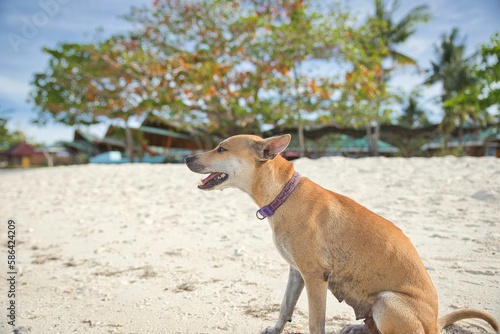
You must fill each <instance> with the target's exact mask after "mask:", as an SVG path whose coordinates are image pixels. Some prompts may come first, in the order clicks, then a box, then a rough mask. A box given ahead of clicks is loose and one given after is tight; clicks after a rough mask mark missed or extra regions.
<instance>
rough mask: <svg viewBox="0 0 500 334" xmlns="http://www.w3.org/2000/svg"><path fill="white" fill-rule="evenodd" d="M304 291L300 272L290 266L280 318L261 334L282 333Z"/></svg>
mask: <svg viewBox="0 0 500 334" xmlns="http://www.w3.org/2000/svg"><path fill="white" fill-rule="evenodd" d="M303 289H304V280H303V279H302V275H301V274H300V272H299V271H298V270H297V269H295V268H293V267H292V266H290V273H289V274H288V283H287V285H286V291H285V297H283V302H282V303H281V309H280V316H279V318H278V321H277V322H276V325H275V326H274V327H272V328H270V327H269V328H266V330H265V331H263V332H262V334H279V333H281V332H283V328H285V324H286V323H287V322H289V321H292V314H293V309H294V308H295V305H296V304H297V300H298V299H299V297H300V293H301V292H302V290H303Z"/></svg>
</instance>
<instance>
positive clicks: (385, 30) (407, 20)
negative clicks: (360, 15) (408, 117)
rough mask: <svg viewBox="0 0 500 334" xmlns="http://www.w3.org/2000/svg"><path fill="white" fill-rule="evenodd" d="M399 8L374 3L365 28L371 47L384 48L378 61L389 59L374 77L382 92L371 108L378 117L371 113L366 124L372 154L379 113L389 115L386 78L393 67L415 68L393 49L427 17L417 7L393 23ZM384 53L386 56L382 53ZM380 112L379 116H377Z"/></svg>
mask: <svg viewBox="0 0 500 334" xmlns="http://www.w3.org/2000/svg"><path fill="white" fill-rule="evenodd" d="M398 8H399V0H394V1H393V2H392V4H391V5H390V6H389V5H387V6H386V5H385V4H384V2H383V0H375V15H374V16H372V17H369V18H368V21H367V26H368V29H369V30H368V31H367V32H366V34H370V35H371V36H373V41H374V44H375V45H377V44H378V45H379V46H380V45H382V44H383V45H384V48H385V49H386V51H383V52H381V54H380V57H381V58H382V61H384V60H386V59H390V60H391V63H392V64H391V66H390V67H388V68H387V67H384V66H383V65H382V64H383V62H381V63H380V64H379V65H378V67H379V68H380V71H381V76H379V78H377V79H378V80H380V81H381V82H380V83H379V86H380V92H381V93H384V94H382V95H380V96H379V99H378V100H379V102H378V103H376V104H375V105H373V107H374V108H375V109H376V110H379V109H381V108H382V110H381V111H379V112H378V114H375V115H374V117H373V119H372V120H371V121H370V123H369V124H368V127H367V129H368V135H369V137H373V147H372V150H373V152H372V153H373V155H378V140H379V137H380V123H381V121H383V116H384V115H383V114H388V113H390V112H391V111H390V109H389V107H388V104H387V103H384V102H383V101H385V100H386V99H387V97H388V96H387V95H386V94H385V93H386V83H387V82H388V80H389V75H390V74H391V73H392V71H393V70H394V68H395V67H396V65H401V66H404V65H413V66H417V62H416V60H415V59H413V58H411V57H409V56H407V55H405V54H403V53H401V52H399V51H397V50H396V46H397V45H398V44H401V43H404V42H405V41H406V40H407V39H408V38H409V37H410V36H411V35H413V34H414V33H415V31H416V26H417V25H418V24H419V23H425V22H428V21H429V18H430V14H429V11H428V6H427V5H420V6H417V7H415V8H413V9H412V10H410V12H408V13H407V14H406V15H404V16H403V17H402V18H401V19H400V20H399V21H398V22H394V16H395V12H396V11H397V9H398ZM372 50H373V51H372V52H380V51H381V50H380V47H378V46H376V47H375V48H373V49H372ZM384 52H386V54H384ZM381 113H382V114H381ZM372 123H374V128H375V133H374V134H373V135H372V134H371V133H370V132H371V127H372Z"/></svg>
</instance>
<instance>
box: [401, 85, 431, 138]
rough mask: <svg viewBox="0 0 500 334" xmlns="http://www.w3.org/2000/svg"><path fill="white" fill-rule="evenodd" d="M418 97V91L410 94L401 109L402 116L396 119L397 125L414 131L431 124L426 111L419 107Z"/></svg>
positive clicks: (419, 94)
mask: <svg viewBox="0 0 500 334" xmlns="http://www.w3.org/2000/svg"><path fill="white" fill-rule="evenodd" d="M420 97H421V93H420V91H418V90H414V91H412V92H411V93H410V96H408V100H407V103H406V105H405V106H404V107H403V109H402V114H401V115H400V116H399V117H398V119H397V121H398V124H399V125H402V126H406V127H408V128H410V129H415V128H418V127H424V126H427V125H430V124H431V123H430V122H429V119H428V118H427V113H426V111H425V110H424V109H422V107H421V106H420V105H419V99H420Z"/></svg>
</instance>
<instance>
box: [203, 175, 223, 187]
mask: <svg viewBox="0 0 500 334" xmlns="http://www.w3.org/2000/svg"><path fill="white" fill-rule="evenodd" d="M221 174H222V173H211V174H210V175H209V176H207V177H206V178H204V179H203V180H201V185H202V186H204V185H205V184H207V182H208V181H210V180H213V179H215V178H216V177H218V176H220V175H221Z"/></svg>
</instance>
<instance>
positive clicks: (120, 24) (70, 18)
mask: <svg viewBox="0 0 500 334" xmlns="http://www.w3.org/2000/svg"><path fill="white" fill-rule="evenodd" d="M343 1H344V2H345V3H348V4H349V7H350V8H352V9H353V11H354V12H356V14H357V15H358V16H359V17H360V18H363V17H365V16H366V15H367V14H370V13H373V11H374V1H373V0H343ZM151 2H152V0H86V1H77V0H22V1H19V0H0V50H1V52H0V117H7V118H8V120H9V122H8V126H9V128H10V129H11V130H21V131H23V132H24V133H25V134H26V135H27V136H28V139H29V141H30V142H34V143H45V144H53V143H55V142H56V141H58V140H64V141H71V140H72V139H73V134H74V128H73V127H68V126H63V125H60V124H56V123H49V124H48V125H46V126H43V127H40V126H37V125H34V124H32V122H31V121H32V120H33V119H34V118H35V117H36V111H34V106H33V105H32V104H30V103H28V101H27V99H28V94H29V91H30V82H31V81H32V78H33V75H34V73H39V72H43V71H44V70H45V69H46V67H47V62H48V57H47V56H46V55H45V54H44V53H43V52H42V47H44V46H47V47H52V48H53V47H55V46H57V45H58V44H59V43H66V42H75V43H89V42H92V41H95V39H96V34H97V30H98V29H101V30H102V32H101V33H100V35H99V36H101V37H106V36H108V35H111V34H115V33H118V32H125V31H128V30H130V29H132V25H131V24H130V23H129V22H127V21H125V20H124V19H122V18H121V16H122V15H124V14H127V13H129V12H130V8H131V7H132V6H136V7H141V6H143V5H144V6H150V5H151ZM421 4H427V5H428V6H429V8H430V12H431V15H432V19H431V21H430V22H429V23H427V24H422V25H420V26H418V28H417V31H416V33H415V34H414V35H412V36H411V37H410V38H409V39H408V41H407V42H406V43H405V44H402V45H400V46H398V48H397V49H398V51H400V52H402V53H404V54H406V55H409V56H411V57H412V58H414V59H417V61H418V63H419V66H420V67H422V68H424V69H425V68H429V67H430V62H431V60H433V59H435V53H434V48H435V45H437V44H438V43H439V42H440V40H441V37H442V35H443V34H444V33H450V31H451V30H452V28H453V27H457V28H459V29H460V33H461V36H464V37H466V39H465V44H466V46H467V49H466V54H471V53H472V52H474V51H475V50H476V49H477V48H478V47H479V46H480V45H481V44H483V43H485V42H487V41H488V40H489V39H490V37H491V36H492V35H493V33H495V32H499V31H500V19H498V18H499V17H500V0H427V1H423V0H401V1H400V8H399V10H398V11H397V12H396V19H397V18H398V15H400V16H403V15H404V14H406V13H407V12H408V11H409V10H410V9H412V8H414V7H416V6H419V5H421ZM423 81H424V76H422V75H418V74H417V73H416V70H415V69H410V68H406V69H403V70H401V71H399V72H398V73H397V75H395V76H394V79H393V80H392V81H391V84H392V85H393V87H399V88H401V89H402V90H404V91H407V92H409V91H411V90H412V89H413V88H415V87H418V86H421V85H422V82H423ZM440 89H441V88H440V87H439V85H434V86H432V87H425V88H424V89H423V93H424V94H423V100H422V103H423V107H424V108H426V109H427V110H428V111H429V114H430V117H431V120H433V121H436V122H438V121H439V120H440V117H441V111H440V109H439V107H438V106H437V105H436V103H435V102H434V101H435V100H436V98H437V97H438V96H439V93H440ZM105 127H106V126H105V125H101V126H97V127H93V128H90V129H88V131H90V132H92V133H94V134H96V135H102V133H104V130H105Z"/></svg>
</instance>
